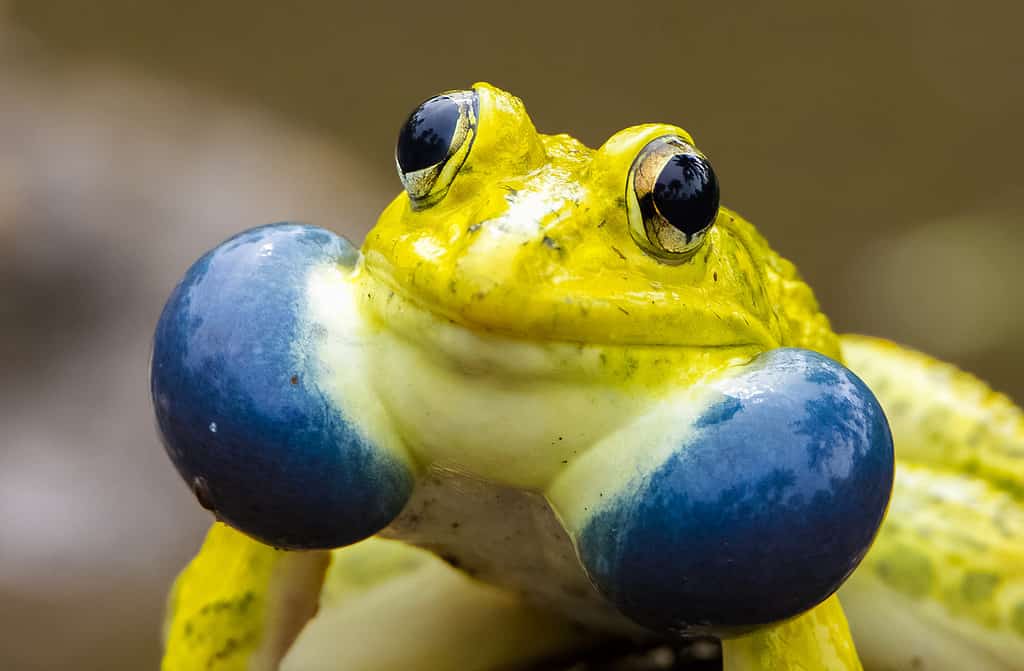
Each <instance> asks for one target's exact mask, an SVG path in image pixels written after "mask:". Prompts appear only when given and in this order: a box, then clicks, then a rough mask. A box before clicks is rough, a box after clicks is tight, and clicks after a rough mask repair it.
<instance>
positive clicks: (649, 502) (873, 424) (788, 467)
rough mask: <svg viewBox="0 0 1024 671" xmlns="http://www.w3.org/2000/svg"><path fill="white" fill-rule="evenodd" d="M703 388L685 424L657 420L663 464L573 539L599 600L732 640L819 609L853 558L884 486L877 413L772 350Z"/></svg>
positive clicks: (856, 391) (809, 361)
mask: <svg viewBox="0 0 1024 671" xmlns="http://www.w3.org/2000/svg"><path fill="white" fill-rule="evenodd" d="M710 384H711V389H710V390H709V393H708V394H705V396H704V398H706V399H710V400H709V401H708V402H707V404H706V405H704V406H703V410H700V411H699V412H697V413H696V414H693V413H690V414H689V416H690V417H691V418H693V419H690V420H686V419H681V420H678V423H681V424H685V425H686V426H684V427H682V428H680V427H677V426H676V427H673V426H671V424H672V422H673V420H672V417H673V415H671V413H670V414H669V415H668V417H669V419H668V420H667V421H668V425H667V428H666V429H665V431H664V433H663V435H666V436H668V438H667V439H666V440H669V441H670V447H668V448H667V449H666V450H665V451H663V452H659V453H658V454H660V455H662V456H660V457H659V458H658V459H656V460H653V461H654V463H653V465H652V466H651V467H646V466H644V467H642V468H640V469H638V472H637V474H636V475H635V476H631V477H630V478H628V479H627V480H628V481H627V482H626V483H625V484H623V485H622V486H621V487H619V488H618V491H617V492H604V493H603V496H602V498H601V499H600V500H601V504H600V505H599V506H597V507H596V509H591V511H590V512H589V513H587V515H586V516H585V517H584V518H582V519H583V521H582V523H581V524H580V525H579V528H578V529H577V530H576V537H577V542H578V548H579V553H580V557H581V559H582V561H583V563H584V565H585V567H586V569H587V571H588V573H589V574H590V576H591V579H592V580H593V581H594V583H595V584H596V586H597V587H598V589H599V590H600V591H601V592H602V593H604V594H605V596H606V597H607V598H608V599H609V600H610V601H611V602H612V603H613V604H614V605H615V606H616V607H617V608H618V609H619V610H621V611H622V612H624V613H625V614H626V615H628V616H630V617H631V618H632V619H633V620H635V621H637V622H640V623H641V624H644V625H646V626H648V627H650V628H653V629H655V630H658V631H663V632H686V631H710V632H713V633H716V634H719V635H731V634H736V633H741V632H743V631H747V630H750V629H751V628H753V627H756V626H759V625H763V624H768V623H772V622H778V621H781V620H783V619H786V618H789V617H792V616H794V615H797V614H799V613H802V612H804V611H807V610H808V609H810V608H812V607H814V606H815V605H816V604H818V603H821V602H822V601H823V600H824V599H826V598H827V597H828V596H829V595H830V594H832V593H833V592H834V591H835V590H836V589H837V588H838V587H839V585H840V584H841V583H842V582H843V581H844V580H845V579H846V577H847V576H848V575H849V574H850V573H851V572H852V571H853V569H854V568H855V567H856V566H857V564H858V562H859V561H860V560H861V558H862V557H863V556H864V554H865V552H866V551H867V549H868V547H869V546H870V544H871V541H872V539H873V538H874V536H875V534H876V532H877V529H878V526H879V524H880V523H881V520H882V517H883V515H884V512H885V508H886V505H887V502H888V499H889V494H890V491H891V487H892V479H893V451H892V438H891V435H890V432H889V428H888V424H887V422H886V419H885V416H884V414H883V413H882V410H881V408H880V407H879V405H878V402H877V400H876V399H875V397H874V395H873V394H872V393H871V392H870V390H868V388H867V387H866V386H865V385H864V384H863V383H862V382H861V381H860V380H859V379H858V378H857V377H856V376H854V375H853V374H852V373H851V372H850V371H849V370H847V369H846V368H844V367H843V366H842V365H840V364H839V363H837V362H835V361H833V360H832V359H829V358H827V357H824V356H822V355H820V354H817V353H814V352H810V351H808V350H800V349H778V350H773V351H770V352H767V353H765V354H762V355H761V356H759V357H757V358H756V359H755V360H754V361H752V362H751V363H750V364H748V365H747V366H745V367H743V368H742V369H740V370H739V372H733V373H729V374H726V375H724V376H723V377H721V378H719V379H717V380H715V381H713V382H712V383H710ZM674 416H675V417H686V416H687V412H679V413H677V414H676V415H674Z"/></svg>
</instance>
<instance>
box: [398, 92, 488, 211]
mask: <svg viewBox="0 0 1024 671" xmlns="http://www.w3.org/2000/svg"><path fill="white" fill-rule="evenodd" d="M439 98H448V99H449V100H451V101H453V102H454V103H455V104H456V106H457V108H458V114H459V116H458V118H457V119H456V126H455V129H454V131H453V133H452V137H451V139H450V141H449V142H448V147H447V150H446V152H445V156H444V158H443V159H441V160H440V161H438V162H436V163H434V164H432V165H429V166H425V167H423V168H418V169H416V170H411V171H408V172H406V171H405V170H403V169H402V165H401V160H400V158H399V157H400V154H401V147H402V142H403V140H406V139H407V138H406V136H405V135H404V133H405V129H406V128H407V127H408V124H409V123H410V122H409V121H407V122H406V126H403V130H402V133H401V134H400V135H399V144H398V146H396V150H395V163H396V166H397V168H398V175H399V178H400V179H401V180H402V186H403V187H404V188H405V191H406V193H407V194H408V196H409V202H410V205H411V206H412V208H413V209H416V210H419V209H425V208H427V207H430V206H431V205H433V204H435V203H437V202H438V201H440V200H441V199H442V198H444V197H445V195H446V194H447V193H448V189H449V188H450V187H451V184H452V182H453V181H454V180H455V176H456V175H457V174H458V172H459V169H460V168H461V167H462V165H463V164H464V163H465V161H466V158H467V157H468V156H469V152H470V150H471V149H472V146H473V141H474V140H475V138H476V135H477V124H478V119H479V116H480V114H479V98H478V96H477V93H476V91H474V90H466V91H447V92H445V93H441V94H439V95H437V96H434V97H433V98H430V99H429V100H427V101H425V102H423V103H421V104H420V105H419V106H418V107H417V108H416V109H415V110H414V111H413V112H412V114H411V115H410V117H409V119H410V120H411V119H412V118H413V117H414V116H415V115H416V114H417V113H419V112H420V111H421V110H422V109H423V108H424V107H425V106H426V105H428V104H429V103H431V102H434V101H436V100H437V99H439Z"/></svg>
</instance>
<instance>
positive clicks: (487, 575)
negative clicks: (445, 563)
mask: <svg viewBox="0 0 1024 671" xmlns="http://www.w3.org/2000/svg"><path fill="white" fill-rule="evenodd" d="M473 91H474V92H475V94H474V97H472V98H467V99H466V101H468V102H466V101H464V105H463V107H462V108H460V109H462V111H463V113H464V114H466V115H467V116H465V117H463V120H465V119H469V120H470V121H471V122H472V123H470V124H468V125H463V126H459V125H458V124H456V123H452V124H449V125H448V126H446V127H445V128H446V129H447V130H445V131H444V132H443V133H441V135H446V134H450V135H451V136H453V137H459V138H460V140H461V141H462V142H463V145H462V146H461V148H460V149H458V150H457V151H454V152H453V153H452V158H451V159H450V160H449V163H448V164H446V165H442V166H440V167H439V168H438V169H437V170H434V172H430V170H431V167H430V166H429V165H426V164H427V163H429V161H430V160H434V159H436V158H437V156H438V155H440V153H439V152H438V151H437V150H436V147H434V146H433V145H431V148H430V150H429V151H427V150H423V151H420V152H419V153H417V152H415V151H406V152H405V153H404V154H403V152H402V149H401V147H400V150H399V157H398V158H399V165H400V167H401V166H402V165H403V164H404V165H405V166H406V167H407V168H409V169H410V170H411V171H412V172H415V173H416V174H412V173H410V174H406V173H403V178H404V179H405V183H406V186H407V188H408V189H410V193H411V194H413V195H414V196H415V197H410V193H403V194H401V195H399V196H398V197H397V198H396V199H395V200H394V201H393V202H392V203H391V204H390V205H389V206H388V207H387V208H386V209H385V210H384V212H383V213H382V215H381V217H380V219H379V221H378V222H377V225H376V226H375V227H374V229H373V230H372V231H371V232H370V233H369V235H368V236H367V238H366V240H365V242H364V245H363V247H362V249H361V250H360V251H358V252H357V251H356V250H355V249H354V248H353V247H352V246H351V245H349V244H348V243H347V242H345V241H344V240H342V239H340V238H338V237H337V236H335V235H333V234H331V233H329V232H327V231H324V230H323V229H318V228H315V227H308V226H298V225H275V226H271V227H265V228H262V229H255V230H252V231H249V232H246V233H243V234H241V235H240V236H238V237H236V238H234V239H232V240H230V241H228V242H226V243H224V244H223V245H222V246H220V247H218V248H217V249H215V250H213V251H211V252H210V253H209V254H208V255H207V256H206V257H204V258H203V259H202V260H200V261H199V262H198V263H197V264H196V266H194V267H193V268H192V269H191V270H190V271H189V273H188V274H187V275H186V277H185V279H184V280H183V282H182V284H181V285H180V286H179V287H178V288H177V289H176V290H175V292H174V294H173V295H172V296H171V299H170V300H169V301H168V305H167V307H166V308H165V310H164V313H163V315H162V317H161V320H160V324H159V325H158V328H157V335H156V341H155V348H154V357H153V395H154V402H155V406H156V408H157V416H158V420H159V423H160V428H161V432H162V434H163V436H164V440H165V443H166V445H167V448H168V452H169V454H170V455H171V457H172V460H173V461H174V463H175V465H176V466H177V467H178V469H179V471H180V472H181V473H182V475H183V476H184V477H185V479H186V481H187V482H189V484H190V485H191V486H192V487H193V490H194V491H195V492H196V493H197V495H199V496H200V497H201V500H202V502H203V503H204V505H206V506H208V507H210V508H211V509H212V510H214V512H215V513H216V514H217V515H218V517H219V518H220V519H222V520H224V521H226V522H228V523H229V524H231V525H233V526H235V527H237V528H238V529H241V530H242V531H244V532H246V533H248V534H250V535H252V536H254V537H255V538H258V539H260V540H262V541H264V542H267V543H269V544H272V545H275V546H282V547H289V548H334V547H339V546H343V545H347V544H349V543H351V542H353V541H355V540H358V539H360V538H365V537H367V536H369V535H371V534H374V533H377V532H381V533H383V534H384V535H386V536H389V537H392V538H398V539H401V540H406V541H408V542H411V543H415V544H418V545H421V546H424V547H427V548H428V549H431V550H434V551H436V552H438V554H443V555H444V556H446V557H449V558H452V559H453V561H454V562H455V563H457V564H458V565H459V566H461V567H462V568H464V569H465V570H468V571H470V572H471V573H472V574H473V575H475V576H477V577H479V578H481V579H483V580H486V581H488V582H492V583H495V584H498V585H501V586H503V587H508V588H511V589H513V590H515V591H518V592H522V593H525V594H526V595H527V596H528V597H529V598H531V599H532V600H534V601H535V602H537V603H541V604H543V605H545V606H546V607H549V608H551V609H553V610H555V611H558V612H561V613H563V614H565V615H568V616H569V617H570V618H572V619H577V620H579V621H582V622H586V623H588V624H589V625H591V626H595V627H597V628H599V629H607V630H609V631H619V632H621V631H632V632H636V631H639V630H646V631H649V632H655V633H657V634H658V635H675V634H679V633H690V632H708V631H710V632H713V633H716V634H721V635H734V634H736V633H738V632H743V631H749V630H750V629H751V628H754V627H758V626H761V625H767V624H770V623H774V622H778V621H780V620H782V619H785V618H787V617H791V616H794V615H797V614H799V613H801V612H804V611H806V610H808V609H810V608H813V607H814V606H815V605H817V604H818V603H820V602H821V601H822V600H823V599H825V598H826V597H828V596H829V595H830V594H831V593H832V592H833V591H834V590H835V589H836V588H837V587H838V586H839V585H840V584H841V583H842V582H843V581H844V580H845V578H846V577H847V576H848V575H849V574H850V572H851V571H852V570H853V569H854V568H855V567H856V565H857V564H858V563H859V561H860V560H861V559H862V558H863V556H864V553H865V552H866V551H867V549H868V547H869V545H870V542H871V540H872V538H873V537H874V534H875V532H876V530H877V528H878V526H879V524H880V522H881V518H882V514H883V512H884V510H885V507H886V504H887V501H888V496H889V492H890V488H891V484H892V477H893V453H892V441H891V436H890V434H889V429H888V425H887V423H886V421H885V417H884V415H883V413H882V411H881V408H880V407H879V404H878V402H877V400H876V399H875V397H874V395H873V394H872V393H871V391H870V390H868V388H867V387H866V386H865V385H864V384H863V383H862V382H861V381H860V380H859V379H857V378H856V376H854V375H853V374H852V373H850V371H848V370H847V369H846V368H844V367H843V366H842V364H841V363H839V359H840V351H839V342H838V339H837V338H836V336H835V334H834V333H833V332H832V331H831V328H830V327H829V323H828V320H827V319H826V317H825V316H824V315H822V314H821V312H820V311H819V309H818V306H817V303H816V301H815V299H814V296H813V294H812V292H811V290H810V289H809V288H808V287H807V285H806V284H804V283H803V281H802V280H801V279H800V277H799V276H798V275H797V273H796V271H795V269H794V268H793V266H792V264H790V263H789V262H788V261H786V260H785V259H782V258H781V257H780V256H778V255H777V254H776V253H775V252H774V251H772V250H771V249H770V247H769V246H768V245H767V243H766V242H765V241H764V240H763V238H761V237H760V235H759V234H758V233H757V232H756V230H755V229H754V228H753V227H752V226H751V225H750V224H749V223H748V222H746V221H744V220H743V219H742V218H741V217H739V216H738V215H736V214H735V213H733V212H732V211H730V210H728V209H726V208H724V207H722V208H720V209H718V210H717V216H716V217H715V218H714V222H713V225H712V226H710V227H709V228H706V227H703V225H701V224H700V222H699V221H698V222H697V224H695V225H694V226H692V227H691V229H690V230H688V232H687V233H686V237H685V238H678V239H677V238H673V236H674V235H677V234H676V233H673V231H672V230H670V229H664V230H663V231H662V232H661V233H659V235H662V238H660V239H658V240H655V241H653V242H652V241H649V240H643V239H642V240H638V239H637V230H641V231H643V230H646V229H643V227H639V229H638V227H637V226H636V219H635V217H636V216H637V212H639V211H640V210H641V209H642V208H641V205H640V203H641V201H642V198H641V197H640V194H638V193H636V192H635V183H634V182H632V181H631V178H632V175H633V174H634V171H635V169H636V163H637V161H638V160H639V159H638V157H640V156H643V155H644V152H645V151H646V149H647V148H649V147H650V146H651V145H652V142H656V141H658V140H659V138H666V137H668V138H674V140H673V142H675V141H678V142H680V143H682V146H691V145H692V144H693V140H692V138H691V137H690V136H689V135H688V134H687V133H686V132H685V131H683V130H682V129H680V128H678V127H675V126H670V125H665V124H650V125H645V126H636V127H633V128H629V129H626V130H623V131H621V132H619V133H617V134H615V135H614V136H613V137H611V138H610V139H609V140H608V141H607V142H606V143H605V144H604V145H602V147H600V148H599V149H596V150H594V149H590V148H587V147H585V146H583V145H582V144H580V143H579V142H578V141H576V140H575V139H573V138H571V137H569V136H566V135H558V136H545V135H541V134H538V133H537V132H536V131H535V130H534V128H533V125H532V123H531V121H530V119H529V117H528V116H527V115H526V113H525V110H524V108H523V106H522V103H521V102H520V101H519V100H518V99H516V98H514V97H513V96H511V95H509V94H507V93H505V92H503V91H500V90H498V89H494V88H492V87H490V86H488V85H485V84H478V85H476V86H475V87H474V89H473ZM445 105H448V106H449V107H453V105H452V104H449V103H445ZM417 128H420V127H417ZM460 133H461V134H462V135H459V134H460ZM688 160H689V159H688ZM687 165H688V166H691V167H692V166H693V165H697V163H696V160H691V161H690V163H688V164H687ZM451 166H454V167H451ZM660 166H661V164H659V165H658V167H659V169H660ZM698 167H699V166H698ZM424 171H426V172H424ZM652 181H653V180H652ZM706 182H707V180H706V179H705V180H704V182H701V184H704V183H706ZM439 184H441V185H443V188H438V186H437V185H439ZM658 202H661V203H662V207H663V209H665V210H666V211H668V210H669V205H667V204H666V202H667V201H664V200H662V201H658ZM709 202H711V201H709ZM713 202H714V203H717V195H716V197H715V199H714V201H713ZM672 211H674V212H685V213H692V212H697V213H698V215H693V216H699V212H700V211H701V208H699V207H692V208H676V209H675V210H672ZM687 216H691V215H689V214H688V215H687ZM697 230H700V231H701V232H700V234H699V235H692V234H693V233H694V232H695V231H697ZM691 235H692V237H691ZM684 243H685V244H684ZM660 244H666V245H671V244H678V245H679V246H678V247H677V249H679V250H681V251H678V252H672V253H665V254H662V253H660V252H659V247H658V245H660ZM688 245H690V246H688ZM214 426H216V430H214V428H213V427H214ZM478 483H482V484H479V486H478ZM489 492H492V493H494V494H493V495H492V493H489ZM495 496H496V497H497V498H495ZM439 499H441V500H446V499H450V500H451V501H458V502H459V503H458V505H457V506H452V507H450V508H445V506H443V505H439V504H438V500H439ZM495 500H498V501H505V503H499V504H497V505H496V504H495V503H494V501H495ZM439 511H440V512H439ZM495 529H502V530H507V531H508V533H502V534H492V533H491V532H492V531H493V530H495ZM542 531H543V533H542ZM492 536H494V538H492ZM485 538H486V539H487V540H484V539H485ZM637 626H639V627H640V628H641V629H639V630H638V629H636V627H637Z"/></svg>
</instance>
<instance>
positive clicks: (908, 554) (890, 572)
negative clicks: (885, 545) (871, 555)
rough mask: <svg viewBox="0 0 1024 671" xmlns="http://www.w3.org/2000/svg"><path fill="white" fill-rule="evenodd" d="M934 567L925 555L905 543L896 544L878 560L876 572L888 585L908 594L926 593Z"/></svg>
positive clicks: (915, 595)
mask: <svg viewBox="0 0 1024 671" xmlns="http://www.w3.org/2000/svg"><path fill="white" fill-rule="evenodd" d="M934 573H935V569H934V568H933V567H932V563H931V561H930V560H929V559H928V557H927V556H925V555H924V554H922V553H921V552H918V551H917V550H914V549H913V548H910V547H908V546H906V545H897V546H895V547H894V548H893V549H892V551H891V552H889V553H888V554H886V555H885V557H884V558H882V559H880V560H879V561H878V574H879V576H881V578H882V580H884V581H885V582H886V583H887V584H888V585H889V586H890V587H892V588H893V589H895V590H898V591H900V592H903V593H904V594H907V595H908V596H911V597H914V598H919V597H922V596H925V595H927V594H928V592H929V590H930V589H931V587H932V583H933V582H934V579H935V575H934Z"/></svg>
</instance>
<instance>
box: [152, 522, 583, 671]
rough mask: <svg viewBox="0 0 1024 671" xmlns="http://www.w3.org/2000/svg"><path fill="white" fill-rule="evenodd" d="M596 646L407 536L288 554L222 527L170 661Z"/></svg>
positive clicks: (413, 660) (171, 666)
mask: <svg viewBox="0 0 1024 671" xmlns="http://www.w3.org/2000/svg"><path fill="white" fill-rule="evenodd" d="M328 564H330V567H329V568H328ZM325 574H326V576H325ZM300 632H301V633H300ZM293 643H294V644H293ZM592 643H593V637H592V635H590V634H588V633H587V632H585V631H584V630H582V629H581V628H580V627H578V626H576V625H574V624H571V623H569V622H568V621H566V620H564V619H561V618H559V617H557V616H555V615H552V614H549V613H545V612H540V611H537V610H535V609H533V608H530V607H528V606H526V605H524V604H523V603H522V602H521V600H520V599H519V598H517V597H516V596H514V595H512V594H510V593H507V592H505V591H502V590H500V589H498V588H495V587H492V586H490V585H485V584H484V583H480V582H478V581H475V580H472V579H471V578H469V577H468V576H466V575H465V574H463V573H461V572H459V571H457V570H455V569H453V568H451V567H450V566H449V565H448V564H446V563H445V562H444V561H442V560H441V559H438V558H437V557H435V556H434V555H433V554H431V553H429V552H427V551H425V550H420V549H417V548H413V547H411V546H408V545H406V544H404V543H401V542H398V541H388V540H382V539H377V538H371V539H368V540H365V541H362V542H360V543H357V544H355V545H352V546H349V547H347V548H343V549H340V550H334V551H332V552H327V551H312V552H288V551H282V550H274V549H273V548H270V547H268V546H265V545H263V544H261V543H259V542H257V541H254V540H252V539H250V538H248V537H247V536H245V535H243V534H240V533H238V532H237V531H234V530H233V529H231V528H229V527H226V526H224V525H222V524H215V525H214V527H213V528H212V529H211V530H210V533H209V534H208V536H207V539H206V542H205V543H204V545H203V548H202V550H201V551H200V552H199V554H198V555H197V556H196V558H195V559H194V560H193V561H192V563H191V564H190V565H189V566H188V568H186V569H185V570H184V571H183V572H182V574H181V576H180V577H179V578H178V580H177V582H176V583H175V587H174V590H173V592H172V595H171V598H170V604H169V614H168V623H167V633H166V652H165V656H164V662H163V667H162V668H163V671H179V670H180V671H194V670H195V669H223V670H225V671H229V670H236V669H237V670H243V669H244V670H246V671H271V670H274V669H278V668H279V663H280V668H281V669H282V670H283V671H338V670H339V669H345V671H377V670H381V669H410V670H411V671H448V670H450V671H463V670H468V669H479V670H480V671H484V670H487V669H499V668H501V669H505V668H509V667H511V666H520V665H524V664H527V663H529V662H531V661H535V660H539V659H544V658H548V657H551V656H555V655H562V654H566V653H569V652H571V651H573V650H576V649H579V648H582V647H585V646H587V645H591V644H592ZM286 653H287V654H286ZM282 658H283V661H282Z"/></svg>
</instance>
